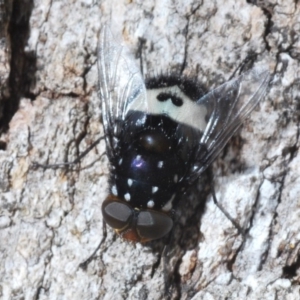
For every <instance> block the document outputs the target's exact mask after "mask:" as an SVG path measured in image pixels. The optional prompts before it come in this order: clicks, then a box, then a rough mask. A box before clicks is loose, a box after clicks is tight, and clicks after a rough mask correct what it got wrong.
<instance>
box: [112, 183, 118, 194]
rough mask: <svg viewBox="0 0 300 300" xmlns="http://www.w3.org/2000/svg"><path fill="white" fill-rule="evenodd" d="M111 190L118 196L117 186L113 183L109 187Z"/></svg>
mask: <svg viewBox="0 0 300 300" xmlns="http://www.w3.org/2000/svg"><path fill="white" fill-rule="evenodd" d="M111 192H112V193H113V195H115V196H118V190H117V187H116V186H115V185H113V186H112V187H111Z"/></svg>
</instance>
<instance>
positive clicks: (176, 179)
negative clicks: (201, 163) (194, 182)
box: [173, 174, 178, 183]
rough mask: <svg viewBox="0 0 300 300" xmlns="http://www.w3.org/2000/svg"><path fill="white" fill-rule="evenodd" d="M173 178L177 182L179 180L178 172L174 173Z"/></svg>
mask: <svg viewBox="0 0 300 300" xmlns="http://www.w3.org/2000/svg"><path fill="white" fill-rule="evenodd" d="M173 180H174V182H175V183H177V182H178V175H177V174H175V175H174V179H173Z"/></svg>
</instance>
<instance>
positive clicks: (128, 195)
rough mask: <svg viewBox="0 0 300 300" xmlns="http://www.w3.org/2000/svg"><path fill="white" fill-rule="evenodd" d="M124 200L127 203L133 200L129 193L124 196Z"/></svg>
mask: <svg viewBox="0 0 300 300" xmlns="http://www.w3.org/2000/svg"><path fill="white" fill-rule="evenodd" d="M124 198H125V200H126V201H130V199H131V197H130V194H129V193H126V194H125V195H124Z"/></svg>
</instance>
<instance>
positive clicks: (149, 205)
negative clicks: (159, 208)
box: [147, 200, 155, 208]
mask: <svg viewBox="0 0 300 300" xmlns="http://www.w3.org/2000/svg"><path fill="white" fill-rule="evenodd" d="M154 205H155V203H154V201H153V200H149V201H148V202H147V207H148V208H152V207H154Z"/></svg>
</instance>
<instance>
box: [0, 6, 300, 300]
mask: <svg viewBox="0 0 300 300" xmlns="http://www.w3.org/2000/svg"><path fill="white" fill-rule="evenodd" d="M3 3H4V2H3ZM3 3H2V2H1V1H0V9H1V13H2V12H3V13H5V16H6V17H7V19H5V21H3V22H2V20H4V19H1V20H0V21H1V26H2V28H1V34H2V36H1V38H2V41H3V40H4V41H5V43H1V45H0V46H1V49H0V80H1V104H2V107H3V115H2V123H1V124H2V126H3V132H2V135H1V137H0V141H1V150H0V180H1V182H0V183H1V184H0V189H1V198H0V258H1V259H0V298H1V299H20V298H22V299H162V298H163V296H164V287H165V283H166V279H169V280H170V283H171V285H170V289H169V296H170V298H173V299H176V298H180V299H299V292H300V291H299V290H300V288H299V265H300V260H299V247H300V246H299V245H300V243H299V240H300V236H299V229H300V228H299V227H300V221H299V215H300V204H299V203H300V180H299V177H300V176H299V173H300V156H299V153H298V149H299V109H300V105H299V97H300V89H299V58H300V44H299V36H300V25H299V24H300V3H299V2H298V1H292V0H285V1H280V0H277V1H275V0H274V1H248V3H247V2H246V1H240V0H239V1H236V0H228V1H226V2H224V1H221V0H215V1H207V0H204V1H192V0H191V1H150V0H149V1H123V2H121V1H119V0H118V1H115V0H111V1H92V0H82V1H65V0H62V1H47V0H40V1H34V3H31V2H30V1H26V2H25V1H21V2H20V1H16V0H15V1H13V2H12V3H11V2H9V1H7V2H5V4H6V6H4V5H2V4H3ZM16 5H20V7H21V8H22V9H19V10H14V9H12V8H16ZM0 16H2V14H0ZM111 19H113V22H114V24H115V25H114V31H115V32H120V33H122V38H123V40H124V41H125V43H126V44H127V46H128V47H129V48H130V49H131V50H132V51H133V53H137V54H140V57H141V58H137V63H138V64H141V66H142V68H143V72H144V74H146V75H149V74H150V75H151V74H157V73H159V72H162V71H163V72H164V71H166V70H168V71H174V70H177V69H178V68H180V67H182V65H183V64H184V66H185V68H184V70H185V71H184V72H185V73H186V74H187V75H196V76H197V77H198V79H199V81H201V82H203V83H204V84H205V85H206V86H207V87H208V89H211V88H213V87H216V86H218V85H219V84H220V83H222V82H224V81H225V80H227V79H228V78H229V77H230V76H231V74H232V73H233V72H234V70H235V69H236V68H237V67H238V66H239V65H240V64H241V63H242V62H243V60H244V59H245V58H246V57H247V55H248V54H249V53H256V54H257V57H256V61H257V62H258V63H260V64H263V65H265V66H267V67H268V68H269V69H270V72H272V73H273V72H274V79H273V81H272V84H271V86H270V89H269V91H268V94H267V95H266V97H265V98H264V99H263V101H262V102H261V103H260V105H259V107H258V108H257V109H256V110H255V111H254V112H253V113H252V114H251V116H250V118H249V120H247V122H246V123H245V124H244V126H243V128H242V130H241V131H240V132H239V133H238V134H237V135H235V137H234V138H233V139H232V140H231V141H230V143H229V145H228V146H227V147H226V148H225V150H224V151H223V153H222V154H221V155H220V157H219V158H218V159H217V161H216V162H215V163H214V165H213V168H214V174H215V189H216V192H217V198H218V200H219V201H220V203H221V204H222V205H223V206H224V207H226V209H227V211H228V212H229V213H230V215H231V216H232V217H233V218H234V219H235V220H236V221H237V222H238V223H239V224H240V225H241V226H242V227H243V228H245V229H246V232H247V234H246V236H245V239H243V238H242V237H241V236H240V235H239V234H238V232H237V230H236V228H235V227H234V226H233V224H232V223H231V222H230V221H229V220H228V219H226V217H225V216H224V215H223V214H222V213H221V212H220V210H219V209H218V208H217V207H216V206H215V205H214V203H213V201H212V197H211V194H210V192H209V189H208V188H207V184H206V182H205V180H204V179H203V180H202V181H201V182H199V186H203V189H202V190H201V189H197V188H195V189H194V190H193V191H191V193H190V194H189V195H188V197H187V198H186V199H183V200H182V202H181V204H180V207H179V210H178V216H179V220H178V223H177V225H176V226H175V230H174V232H173V238H172V239H171V242H170V246H169V247H168V248H167V256H166V257H165V256H162V259H161V261H159V258H160V257H161V251H162V248H163V243H162V242H158V243H155V244H154V245H141V244H132V243H128V242H125V241H123V240H122V239H120V238H119V237H116V236H115V234H114V233H113V231H112V230H111V229H108V231H107V237H106V239H105V240H104V242H103V243H102V245H101V247H100V249H99V251H98V252H97V253H96V255H95V257H94V258H93V259H92V260H91V261H90V262H89V264H87V265H86V268H82V267H81V264H82V263H83V262H84V261H85V260H86V259H87V258H88V257H89V256H90V255H91V254H92V253H93V251H94V250H95V249H96V248H97V245H98V244H99V242H100V241H101V239H102V237H103V230H102V227H103V226H102V215H101V203H102V201H103V200H104V199H105V195H106V192H107V187H108V184H107V178H108V161H107V158H106V156H105V155H102V154H103V153H104V152H105V145H104V142H101V143H100V144H98V145H97V146H96V147H95V148H94V149H93V150H92V151H91V152H90V153H89V154H88V155H87V156H85V157H84V158H83V159H82V161H81V163H80V165H78V166H76V167H75V168H74V169H75V170H74V171H70V170H69V171H67V170H66V169H64V168H59V169H55V170H53V169H45V170H44V169H42V168H38V169H34V168H32V164H33V162H34V161H37V162H39V163H44V164H53V163H60V162H64V161H72V160H74V159H75V158H76V157H77V156H78V154H79V153H81V152H83V151H84V150H85V149H86V148H88V146H89V145H91V144H92V143H93V141H95V140H96V139H97V138H99V137H100V136H101V135H102V134H103V129H102V125H101V109H100V99H99V98H98V97H97V69H96V60H97V56H96V47H97V39H98V34H99V31H100V28H101V26H102V25H103V24H104V23H105V22H107V21H110V20H111ZM22 22H24V23H22ZM26 22H27V23H26ZM9 24H10V25H11V27H10V28H12V30H10V31H9V30H8V27H9V26H8V25H9ZM20 24H21V25H20ZM26 24H27V25H28V28H27V27H26ZM12 25H14V26H15V27H13V26H12ZM18 26H19V27H18ZM20 26H21V27H22V26H23V27H22V28H25V30H24V32H23V31H21V29H20V28H21V27H20ZM26 28H27V29H26ZM18 34H19V35H20V36H21V37H23V40H22V41H23V43H21V44H18V43H17V37H16V36H17V35H18ZM141 41H142V43H141ZM139 49H140V51H138V50H139ZM17 50H19V51H17ZM137 56H138V55H137ZM10 58H12V59H11V60H10ZM141 62H142V63H141ZM9 76H12V80H9ZM9 101H12V102H11V103H12V105H11V106H9V107H10V109H9V111H6V109H8V108H7V107H8V106H7V103H9ZM3 103H6V104H3ZM4 145H6V146H4ZM199 190H200V191H199ZM201 207H202V208H203V212H202V211H201ZM164 262H165V264H164Z"/></svg>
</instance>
